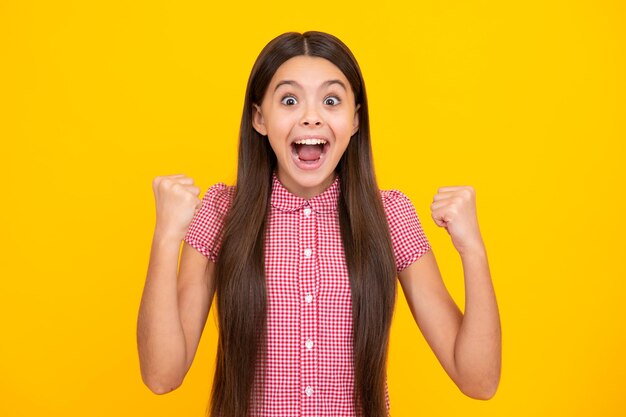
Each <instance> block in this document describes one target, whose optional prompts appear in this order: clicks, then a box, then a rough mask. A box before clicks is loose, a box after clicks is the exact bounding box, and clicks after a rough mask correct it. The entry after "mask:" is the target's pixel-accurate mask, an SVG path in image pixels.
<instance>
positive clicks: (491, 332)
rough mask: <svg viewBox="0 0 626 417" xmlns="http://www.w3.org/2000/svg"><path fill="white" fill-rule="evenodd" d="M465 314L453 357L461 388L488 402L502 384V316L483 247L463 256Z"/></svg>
mask: <svg viewBox="0 0 626 417" xmlns="http://www.w3.org/2000/svg"><path fill="white" fill-rule="evenodd" d="M461 261H462V264H463V273H464V276H465V312H464V315H463V321H462V323H461V327H460V328H459V332H458V334H457V337H456V341H455V347H454V357H455V365H456V371H457V374H458V376H459V382H460V388H461V389H462V390H463V392H464V393H465V394H466V395H468V396H471V397H473V398H478V399H489V398H491V397H492V396H493V395H494V394H495V391H496V389H497V387H498V383H499V380H500V369H501V357H502V341H501V328H500V316H499V313H498V306H497V303H496V297H495V292H494V288H493V283H492V281H491V274H490V272H489V265H488V261H487V253H486V250H485V248H484V246H481V247H480V248H479V249H476V250H474V251H472V252H471V253H467V254H462V255H461Z"/></svg>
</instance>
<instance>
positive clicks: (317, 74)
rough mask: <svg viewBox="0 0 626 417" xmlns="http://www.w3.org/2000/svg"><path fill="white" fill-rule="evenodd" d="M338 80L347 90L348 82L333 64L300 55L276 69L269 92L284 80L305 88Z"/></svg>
mask: <svg viewBox="0 0 626 417" xmlns="http://www.w3.org/2000/svg"><path fill="white" fill-rule="evenodd" d="M332 79H335V80H336V79H338V80H341V81H343V83H344V85H345V86H346V87H348V88H349V85H350V84H349V82H348V80H347V79H346V77H345V75H343V72H341V70H340V69H339V67H337V66H336V65H335V64H333V63H332V62H330V61H329V60H327V59H325V58H320V57H313V56H307V55H300V56H296V57H293V58H290V59H288V60H287V61H285V62H283V64H282V65H281V66H280V67H278V69H277V70H276V73H274V76H273V77H272V81H271V82H270V91H272V90H273V87H274V86H275V85H276V84H278V83H280V82H281V81H284V80H293V81H296V82H298V83H299V84H301V85H302V86H304V87H306V86H307V85H308V86H312V87H317V86H318V85H319V84H321V83H323V82H325V81H328V80H332Z"/></svg>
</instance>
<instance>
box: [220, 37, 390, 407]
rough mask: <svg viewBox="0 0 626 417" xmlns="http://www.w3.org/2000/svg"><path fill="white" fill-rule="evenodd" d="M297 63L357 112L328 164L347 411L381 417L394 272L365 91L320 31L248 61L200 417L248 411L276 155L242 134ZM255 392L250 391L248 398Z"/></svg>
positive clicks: (261, 318)
mask: <svg viewBox="0 0 626 417" xmlns="http://www.w3.org/2000/svg"><path fill="white" fill-rule="evenodd" d="M299 55H308V56H314V57H321V58H325V59H327V60H329V61H330V62H332V63H333V64H335V65H336V66H337V67H338V68H339V69H340V70H341V71H342V72H343V74H344V75H345V76H346V78H347V79H348V81H349V82H350V85H351V87H352V91H353V92H354V96H355V101H356V103H355V106H356V105H357V104H360V105H361V106H360V108H359V110H358V111H359V121H360V122H359V130H358V131H357V132H356V133H355V134H354V135H353V136H352V138H351V139H350V143H349V145H348V148H347V149H346V151H345V153H344V155H343V156H342V157H341V159H340V161H339V163H338V164H337V168H336V173H337V175H338V176H339V177H340V186H341V196H340V198H339V207H338V210H339V220H340V225H341V238H342V241H343V246H344V253H345V258H346V264H347V266H348V273H349V276H350V288H351V294H352V316H353V318H352V320H353V349H354V372H355V386H354V398H355V408H356V409H357V410H359V409H360V410H362V414H363V415H364V416H365V417H383V416H386V415H387V410H386V403H385V375H386V372H385V370H386V365H387V351H388V345H389V329H390V326H391V319H392V315H393V309H394V304H395V297H396V270H395V261H394V256H393V248H392V244H391V238H390V235H389V228H388V224H387V221H386V217H385V213H384V210H383V205H382V201H381V197H380V192H379V190H378V186H377V183H376V178H375V175H374V168H373V162H372V154H371V144H370V130H369V118H368V107H367V97H366V95H365V85H364V82H363V76H362V75H361V70H360V68H359V66H358V63H357V61H356V59H355V58H354V56H353V55H352V53H351V52H350V50H349V49H348V47H347V46H346V45H344V44H343V42H341V41H340V40H339V39H337V38H336V37H334V36H332V35H330V34H327V33H323V32H314V31H310V32H305V33H302V34H300V33H297V32H289V33H285V34H282V35H280V36H278V37H276V38H274V39H273V40H272V41H270V42H269V43H268V44H267V45H266V46H265V48H264V49H263V50H262V51H261V53H260V55H259V57H258V58H257V60H256V62H255V63H254V66H253V68H252V72H251V74H250V78H249V80H248V86H247V89H246V97H245V102H244V109H243V116H242V118H241V128H240V138H239V139H240V142H239V160H238V167H237V184H236V185H237V189H236V192H235V198H234V200H233V203H232V206H231V209H230V211H229V214H228V217H227V219H226V222H225V225H224V229H223V235H222V247H221V249H220V254H219V259H218V262H217V266H216V294H217V317H218V325H219V342H218V349H217V361H216V369H215V378H214V381H213V391H212V400H211V404H210V411H209V412H210V415H211V416H213V417H217V416H224V417H246V416H247V415H248V413H249V412H250V409H251V399H252V398H251V396H252V391H253V386H254V385H255V384H259V383H262V381H255V378H254V377H255V365H256V359H257V357H258V356H257V355H259V354H260V353H261V349H263V345H264V340H265V339H264V337H265V336H264V335H265V329H266V328H265V324H266V313H267V293H266V287H265V267H264V262H265V260H264V245H265V241H264V239H265V229H266V224H267V215H268V211H269V201H270V194H271V182H272V172H273V170H274V168H275V167H276V156H275V155H274V152H273V151H272V148H271V147H270V145H269V141H267V140H264V138H263V137H262V136H261V135H260V134H259V133H258V132H257V131H256V130H254V128H253V126H252V115H253V112H252V111H253V104H258V105H260V104H261V101H262V100H263V96H264V94H265V91H266V89H267V87H268V85H269V83H270V81H271V79H272V77H273V76H274V73H275V72H276V70H277V69H278V67H280V65H282V64H283V63H284V62H285V61H287V60H288V59H290V58H293V57H295V56H299ZM255 390H256V389H255Z"/></svg>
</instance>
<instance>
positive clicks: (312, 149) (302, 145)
mask: <svg viewBox="0 0 626 417" xmlns="http://www.w3.org/2000/svg"><path fill="white" fill-rule="evenodd" d="M329 147H330V144H329V143H328V141H327V140H326V139H322V138H304V139H297V140H295V141H294V142H293V143H292V144H291V153H292V155H293V156H294V158H296V159H297V161H296V162H299V163H300V164H303V165H305V166H313V165H316V164H317V163H318V162H320V161H321V160H322V159H323V157H324V155H325V154H326V152H327V151H328V148H329Z"/></svg>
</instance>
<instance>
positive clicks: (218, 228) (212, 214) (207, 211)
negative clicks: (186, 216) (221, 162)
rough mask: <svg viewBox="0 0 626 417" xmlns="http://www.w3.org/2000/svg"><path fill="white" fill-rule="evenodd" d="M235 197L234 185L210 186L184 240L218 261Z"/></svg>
mask: <svg viewBox="0 0 626 417" xmlns="http://www.w3.org/2000/svg"><path fill="white" fill-rule="evenodd" d="M233 197H234V187H229V186H227V185H226V184H224V183H221V182H220V183H217V184H215V185H213V186H212V187H210V188H209V189H208V190H207V192H206V194H205V195H204V197H203V198H202V207H201V208H200V210H198V211H197V212H196V214H195V216H194V218H193V220H192V221H191V224H190V225H189V228H188V229H187V234H186V235H185V238H184V241H185V242H187V243H188V244H189V245H190V246H192V247H193V248H195V249H196V250H197V251H198V252H200V253H201V254H203V255H204V256H206V257H207V258H209V260H210V261H213V262H216V261H217V256H218V254H219V250H220V247H221V238H222V228H223V226H224V220H225V219H226V215H227V214H228V211H229V209H230V206H231V204H232V199H233Z"/></svg>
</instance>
